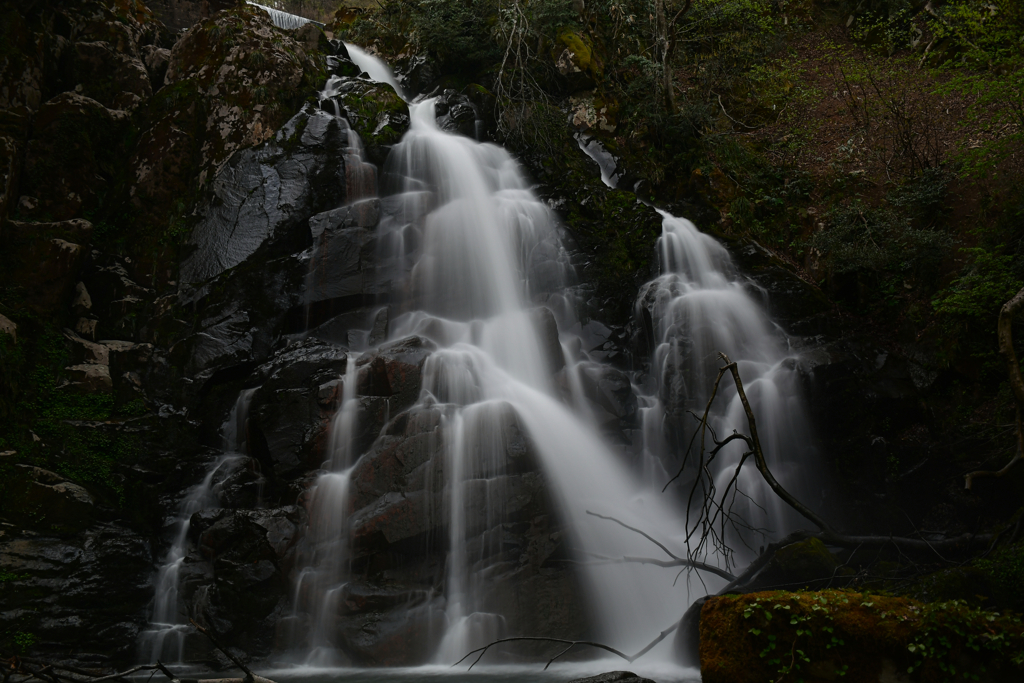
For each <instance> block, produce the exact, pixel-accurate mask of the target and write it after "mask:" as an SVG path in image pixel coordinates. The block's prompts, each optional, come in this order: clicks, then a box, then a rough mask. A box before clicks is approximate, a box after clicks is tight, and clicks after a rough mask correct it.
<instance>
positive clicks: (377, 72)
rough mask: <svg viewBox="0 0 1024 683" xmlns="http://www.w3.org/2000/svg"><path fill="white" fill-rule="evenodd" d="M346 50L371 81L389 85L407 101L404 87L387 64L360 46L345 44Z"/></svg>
mask: <svg viewBox="0 0 1024 683" xmlns="http://www.w3.org/2000/svg"><path fill="white" fill-rule="evenodd" d="M345 49H346V50H347V51H348V56H349V59H351V60H352V62H353V63H354V64H355V65H356V66H358V67H359V68H360V69H362V70H363V72H365V73H366V75H367V76H369V77H370V79H371V80H374V81H377V82H379V83H387V84H388V85H390V86H391V87H392V88H394V89H395V92H396V93H398V96H399V97H401V98H403V99H405V93H404V92H402V86H401V85H399V83H398V79H397V78H395V73H394V72H393V71H392V70H391V68H390V67H389V66H388V65H387V64H385V63H384V62H382V61H381V60H379V59H377V58H376V57H374V56H373V55H371V54H370V53H369V52H367V51H366V50H364V49H363V48H361V47H359V46H358V45H353V44H352V43H345Z"/></svg>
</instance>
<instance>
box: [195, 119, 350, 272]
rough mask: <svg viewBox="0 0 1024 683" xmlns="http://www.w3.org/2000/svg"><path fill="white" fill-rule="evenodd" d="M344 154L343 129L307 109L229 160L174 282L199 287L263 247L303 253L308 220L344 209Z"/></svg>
mask: <svg viewBox="0 0 1024 683" xmlns="http://www.w3.org/2000/svg"><path fill="white" fill-rule="evenodd" d="M347 146H348V127H347V126H346V125H345V122H344V121H342V120H339V119H337V118H335V117H333V116H331V115H329V114H327V113H326V112H323V111H319V110H317V109H314V108H312V107H311V106H307V108H306V109H304V110H303V111H302V112H300V113H299V114H297V115H295V116H294V117H293V118H292V119H291V120H290V121H288V123H287V124H285V126H284V127H283V128H282V129H281V130H280V131H278V133H277V135H276V136H275V137H274V139H273V140H272V141H271V142H268V143H266V144H265V145H262V146H260V147H257V148H254V149H251V150H244V151H242V152H240V153H239V154H236V155H235V156H234V157H232V158H231V160H230V161H229V162H228V163H227V164H226V165H225V166H224V167H223V168H222V169H221V171H220V172H219V173H218V174H217V177H216V178H215V180H214V181H213V192H212V197H211V198H210V199H209V200H208V202H206V203H205V205H204V206H203V207H201V208H200V209H199V212H200V218H199V221H198V223H197V225H196V226H195V227H194V228H193V230H192V236H191V238H190V245H189V246H190V248H191V249H192V253H191V254H190V255H189V256H187V257H186V258H185V260H184V261H183V262H182V264H181V279H182V281H183V282H186V283H199V282H205V281H206V280H209V279H210V278H213V277H215V276H217V275H220V274H221V273H223V272H225V271H226V270H228V269H230V268H233V267H234V266H237V265H238V264H240V263H242V261H244V260H246V259H247V258H248V257H249V256H251V255H252V254H254V253H255V252H256V250H257V249H259V248H260V247H261V246H263V245H264V244H265V243H271V244H270V245H269V246H270V247H271V248H274V247H276V248H277V250H279V251H285V252H288V251H294V250H296V249H301V248H303V247H305V246H308V244H309V239H310V236H309V232H308V230H307V229H306V223H307V221H308V219H309V216H310V215H312V214H315V213H318V212H320V211H325V210H328V209H331V208H334V207H335V206H339V205H341V204H343V203H344V202H345V190H346V183H345V161H344V149H345V148H346V147H347ZM289 247H290V248H291V249H289Z"/></svg>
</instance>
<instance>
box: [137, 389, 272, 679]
mask: <svg viewBox="0 0 1024 683" xmlns="http://www.w3.org/2000/svg"><path fill="white" fill-rule="evenodd" d="M255 392H256V389H246V390H244V391H242V392H241V393H240V394H239V396H238V399H237V401H235V405H234V407H233V408H232V410H231V412H230V414H229V415H228V419H227V420H226V421H225V422H224V425H223V426H222V428H221V441H222V448H223V454H222V455H220V456H218V457H217V458H215V459H214V461H213V462H212V463H211V464H210V466H209V467H208V468H207V470H206V474H205V476H204V477H203V480H202V481H201V482H199V483H198V484H196V485H195V486H193V487H192V488H191V489H190V490H189V491H188V492H187V493H186V495H185V497H184V498H183V499H182V501H181V503H180V505H179V506H178V511H177V514H176V515H175V517H174V518H173V519H172V520H171V522H170V524H169V526H170V528H172V529H173V530H174V531H173V541H172V543H171V547H170V549H169V550H168V551H167V554H166V555H165V556H164V558H163V560H162V561H161V563H160V566H159V568H158V570H157V574H156V579H155V581H154V583H155V587H156V594H155V597H154V598H153V611H152V614H151V616H150V620H149V628H148V629H147V630H146V631H143V633H141V634H140V636H139V648H140V653H141V659H142V660H143V661H147V662H155V661H157V660H162V661H169V662H180V661H182V660H183V659H184V656H183V655H184V647H185V635H186V633H187V631H188V630H189V626H188V616H189V615H188V613H187V610H186V609H185V606H184V604H183V602H182V600H181V598H180V595H179V589H180V581H181V579H180V574H181V569H182V563H183V562H184V561H185V556H186V555H187V554H188V546H189V542H188V532H189V528H190V527H191V520H192V515H194V514H195V513H197V512H199V511H200V510H205V509H208V508H213V507H219V506H220V492H221V485H222V484H223V483H224V481H225V479H227V478H228V477H229V476H230V475H231V474H232V473H233V472H234V471H235V469H237V468H238V467H239V466H240V465H241V463H242V462H243V461H244V460H246V456H245V453H246V421H247V420H248V415H249V404H250V402H251V401H252V395H253V394H254V393H255Z"/></svg>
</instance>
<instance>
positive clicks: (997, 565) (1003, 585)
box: [974, 543, 1024, 611]
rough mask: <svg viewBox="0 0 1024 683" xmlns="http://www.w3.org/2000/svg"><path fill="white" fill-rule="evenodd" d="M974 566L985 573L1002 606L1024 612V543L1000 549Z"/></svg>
mask: <svg viewBox="0 0 1024 683" xmlns="http://www.w3.org/2000/svg"><path fill="white" fill-rule="evenodd" d="M974 566H976V567H977V568H979V569H981V570H982V571H984V572H985V573H986V574H987V575H988V577H989V581H990V582H991V585H992V589H993V592H994V593H995V594H996V595H998V596H999V600H1000V602H1001V604H1006V605H1008V606H1009V607H1011V608H1012V609H1015V610H1017V611H1024V595H1022V594H1021V590H1020V587H1021V586H1022V585H1024V543H1017V544H1016V545H1011V546H1006V547H1003V548H1000V549H999V550H997V551H996V552H995V553H993V554H992V555H991V556H989V557H988V558H985V559H981V560H976V561H975V562H974Z"/></svg>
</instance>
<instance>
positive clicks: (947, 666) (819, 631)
mask: <svg viewBox="0 0 1024 683" xmlns="http://www.w3.org/2000/svg"><path fill="white" fill-rule="evenodd" d="M740 600H742V602H743V604H742V607H743V612H742V616H743V629H744V630H745V631H746V634H747V637H748V638H749V639H750V641H751V644H752V645H753V648H754V651H755V652H756V653H757V654H758V656H759V658H760V659H761V660H762V662H763V663H764V664H765V665H766V667H767V669H768V670H769V671H771V672H772V673H773V678H774V677H778V678H779V679H780V680H782V679H783V678H785V677H787V676H793V680H801V679H803V678H804V677H807V676H810V677H812V678H816V677H817V676H818V675H820V673H817V674H816V673H814V670H813V669H812V666H813V665H814V664H815V663H817V664H818V665H819V667H824V668H826V669H832V674H833V675H835V676H837V677H842V676H845V675H846V674H847V673H848V672H849V671H850V669H849V667H848V666H847V665H845V664H842V662H844V661H845V662H856V661H857V660H858V659H860V658H859V657H857V655H856V652H855V648H858V647H861V645H860V644H859V643H854V642H849V643H848V642H846V638H844V632H843V629H844V627H847V626H848V625H852V624H858V627H857V628H859V629H868V630H876V631H880V632H885V633H886V637H887V638H890V639H892V642H891V644H890V643H884V641H882V642H880V643H879V644H880V645H882V646H883V647H885V645H889V647H891V648H892V649H891V650H890V649H889V648H886V649H887V650H889V651H888V652H885V654H886V655H887V656H890V657H891V656H893V655H894V654H896V652H897V648H904V651H905V653H906V654H905V655H903V656H900V657H899V660H902V661H903V662H905V663H904V666H906V667H907V668H906V672H907V673H908V674H910V675H912V676H913V677H914V679H915V680H954V679H953V678H952V677H954V676H955V677H956V678H955V680H980V676H981V675H985V674H986V673H987V672H988V670H989V667H998V666H1005V665H1006V664H1010V665H1014V666H1019V665H1020V664H1021V662H1022V660H1024V656H1022V655H1021V650H1020V648H1021V646H1022V645H1024V634H1022V628H1024V627H1022V624H1021V620H1020V619H1019V618H1018V617H1014V616H1001V615H999V614H998V613H993V612H986V611H983V610H979V609H973V608H970V607H968V606H967V604H966V603H964V602H962V601H957V600H953V601H949V602H938V603H929V604H920V603H913V602H909V601H905V600H894V599H892V598H886V597H881V596H875V595H866V594H861V593H847V592H843V591H833V590H829V591H821V592H817V593H784V592H773V593H759V594H755V595H753V596H744V597H742V598H740ZM872 624H874V626H872ZM879 654H882V653H879ZM819 671H820V669H819Z"/></svg>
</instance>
